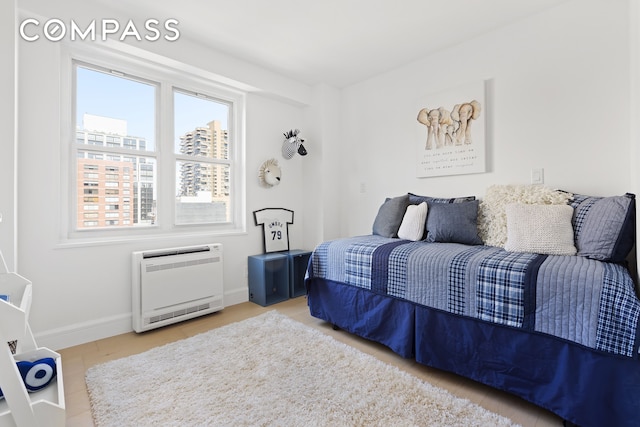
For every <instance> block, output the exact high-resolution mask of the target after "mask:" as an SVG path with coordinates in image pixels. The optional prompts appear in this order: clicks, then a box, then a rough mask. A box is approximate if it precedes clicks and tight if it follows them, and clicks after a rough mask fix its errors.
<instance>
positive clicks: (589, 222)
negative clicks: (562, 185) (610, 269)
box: [571, 193, 636, 262]
mask: <svg viewBox="0 0 640 427" xmlns="http://www.w3.org/2000/svg"><path fill="white" fill-rule="evenodd" d="M571 206H572V207H573V208H574V211H573V212H574V213H573V221H572V223H573V234H574V236H575V240H576V248H577V249H578V255H581V256H584V257H587V258H591V259H597V260H601V261H611V262H622V261H624V259H625V258H626V257H627V255H629V252H630V251H631V249H632V248H633V244H634V239H635V225H636V220H635V212H636V209H635V195H634V194H631V193H627V194H625V195H624V196H613V197H592V196H584V195H581V194H575V195H574V196H573V201H572V202H571Z"/></svg>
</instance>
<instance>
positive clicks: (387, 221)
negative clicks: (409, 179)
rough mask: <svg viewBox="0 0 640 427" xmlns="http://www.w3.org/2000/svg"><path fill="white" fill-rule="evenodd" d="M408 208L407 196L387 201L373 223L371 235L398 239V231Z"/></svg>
mask: <svg viewBox="0 0 640 427" xmlns="http://www.w3.org/2000/svg"><path fill="white" fill-rule="evenodd" d="M407 206H409V195H408V194H405V195H403V196H398V197H394V198H392V199H387V200H386V201H385V202H384V203H383V204H382V206H380V209H378V215H376V219H375V220H374V221H373V234H377V235H379V236H383V237H398V229H399V228H400V224H402V218H403V217H404V213H405V211H406V210H407Z"/></svg>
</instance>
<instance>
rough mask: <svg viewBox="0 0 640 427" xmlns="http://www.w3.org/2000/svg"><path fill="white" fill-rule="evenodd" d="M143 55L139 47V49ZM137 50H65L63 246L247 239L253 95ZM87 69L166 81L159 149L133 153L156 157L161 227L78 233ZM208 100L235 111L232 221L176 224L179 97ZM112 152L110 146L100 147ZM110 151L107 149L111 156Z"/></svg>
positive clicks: (159, 96) (159, 101)
mask: <svg viewBox="0 0 640 427" xmlns="http://www.w3.org/2000/svg"><path fill="white" fill-rule="evenodd" d="M137 50H139V49H137ZM131 51H132V48H131V47H127V46H125V45H118V44H115V43H112V44H110V45H109V47H106V46H105V47H103V46H96V45H93V44H91V46H90V47H87V46H86V45H85V44H71V43H63V44H61V53H62V70H61V94H62V97H61V98H62V105H61V133H62V135H61V155H60V159H61V162H60V163H61V173H60V179H61V184H62V185H61V197H60V202H61V206H60V241H61V244H63V245H64V244H71V245H75V244H85V243H90V244H91V243H100V242H112V241H126V240H137V239H139V238H141V237H142V238H150V239H153V238H166V237H177V236H202V235H211V236H223V235H236V234H246V213H245V211H246V179H245V176H246V164H245V146H246V143H245V111H246V92H245V91H243V90H241V89H238V88H234V87H231V86H228V85H225V84H223V83H221V82H219V81H218V80H217V76H216V75H215V74H213V73H210V72H207V71H204V70H202V69H200V68H196V67H192V66H190V65H188V64H184V63H178V62H176V61H173V60H170V59H168V58H165V57H162V56H159V55H155V54H152V53H150V52H147V51H142V50H139V51H136V52H133V53H132V52H131ZM77 63H80V64H86V65H89V66H95V67H98V68H102V69H107V70H115V71H117V72H120V73H124V74H125V75H129V76H134V77H136V78H139V79H141V80H142V81H145V80H146V81H149V82H157V83H159V90H158V91H157V93H156V135H155V151H147V152H143V151H133V150H128V152H130V153H131V154H132V155H134V154H135V155H141V156H149V157H155V158H156V167H157V171H156V187H157V192H158V197H157V213H158V215H157V221H156V223H155V225H150V226H139V227H138V226H131V227H114V228H100V229H91V228H89V229H77V228H76V222H77V214H78V213H77V212H76V211H77V206H78V203H77V191H76V180H77V176H78V175H77V161H76V158H75V154H76V152H77V150H78V149H85V148H86V149H89V150H90V149H91V146H86V147H85V146H78V144H77V143H76V129H75V119H74V118H75V100H76V93H75V88H76V86H75V83H76V81H75V64H77ZM174 89H175V90H177V91H180V92H183V93H195V94H202V95H204V96H205V97H207V98H211V99H213V100H216V101H221V102H224V103H227V104H228V105H229V106H230V111H229V122H228V128H229V129H228V132H229V139H230V148H229V159H228V164H229V167H230V172H231V181H230V184H229V185H230V188H231V206H230V209H231V218H230V219H231V220H230V221H229V222H226V223H207V224H177V223H176V218H175V216H176V212H175V194H174V193H175V185H176V184H175V183H176V181H175V180H176V172H175V169H176V162H177V160H179V158H180V154H179V153H175V150H174V143H175V141H174V132H173V127H174V125H173V122H174V116H173V92H174ZM100 148H101V149H100V151H108V147H106V146H104V147H100ZM105 148H106V150H105Z"/></svg>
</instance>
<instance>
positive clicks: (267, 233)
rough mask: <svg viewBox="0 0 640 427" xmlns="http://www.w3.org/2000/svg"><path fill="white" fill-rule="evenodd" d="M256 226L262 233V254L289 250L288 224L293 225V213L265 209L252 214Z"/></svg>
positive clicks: (281, 209)
mask: <svg viewBox="0 0 640 427" xmlns="http://www.w3.org/2000/svg"><path fill="white" fill-rule="evenodd" d="M253 218H254V219H255V221H256V225H262V228H263V231H264V252H265V253H269V252H280V251H288V250H289V224H293V211H292V210H290V209H284V208H265V209H260V210H257V211H254V212H253Z"/></svg>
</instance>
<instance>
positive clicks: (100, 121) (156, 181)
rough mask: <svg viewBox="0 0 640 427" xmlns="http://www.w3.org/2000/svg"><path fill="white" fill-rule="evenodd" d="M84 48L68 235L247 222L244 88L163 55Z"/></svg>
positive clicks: (74, 62) (79, 59)
mask: <svg viewBox="0 0 640 427" xmlns="http://www.w3.org/2000/svg"><path fill="white" fill-rule="evenodd" d="M83 56H84V54H83V53H78V54H77V55H76V54H74V53H73V52H70V54H69V59H70V63H71V70H70V74H71V79H70V80H71V87H70V90H71V91H72V92H73V94H74V96H73V98H72V105H71V108H69V110H70V111H71V115H72V121H71V122H72V123H73V132H72V133H71V134H72V135H73V136H72V138H71V142H70V150H69V151H68V152H69V153H70V160H69V162H68V168H69V169H68V170H69V172H68V173H64V172H63V176H67V180H68V182H69V185H68V188H69V194H68V195H67V197H68V203H67V205H68V208H66V209H68V217H69V221H68V232H67V235H68V237H69V238H93V237H96V238H98V239H101V238H102V237H105V238H108V239H111V238H112V237H114V236H118V235H122V236H124V235H130V234H131V233H134V234H140V233H142V234H148V233H161V234H166V233H181V232H200V229H206V231H207V232H212V233H227V232H236V231H243V230H244V226H245V225H244V215H243V214H242V212H243V211H244V203H245V202H244V191H243V185H242V184H243V179H242V176H243V168H244V165H243V164H242V149H243V143H242V139H241V138H242V132H241V130H242V129H243V123H242V122H241V119H242V117H243V114H242V111H243V109H244V94H242V93H240V92H237V91H234V90H232V89H228V90H227V88H223V87H219V86H216V85H215V84H213V83H212V82H211V81H209V80H205V79H203V78H202V76H200V75H197V74H194V75H193V76H191V75H189V74H188V73H184V72H182V73H175V72H172V71H171V69H164V68H163V67H162V66H160V65H159V64H156V65H154V66H149V65H148V63H146V62H145V63H144V64H142V63H141V62H138V61H135V60H133V59H131V58H128V57H124V56H123V57H120V56H119V55H115V56H117V57H114V54H111V53H110V54H105V57H98V58H85V57H83ZM94 59H95V61H94ZM63 167H64V165H63ZM64 210H65V208H64V207H63V211H64ZM87 211H91V212H93V213H92V217H91V218H87V217H86V216H85V215H86V213H87Z"/></svg>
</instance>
